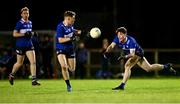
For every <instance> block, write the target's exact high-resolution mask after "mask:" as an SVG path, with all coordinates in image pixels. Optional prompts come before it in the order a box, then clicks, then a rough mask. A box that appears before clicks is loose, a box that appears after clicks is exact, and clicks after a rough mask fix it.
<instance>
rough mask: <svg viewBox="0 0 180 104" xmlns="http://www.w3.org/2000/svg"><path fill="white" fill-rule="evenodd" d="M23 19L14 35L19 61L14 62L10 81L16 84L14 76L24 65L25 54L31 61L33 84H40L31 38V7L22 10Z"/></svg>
mask: <svg viewBox="0 0 180 104" xmlns="http://www.w3.org/2000/svg"><path fill="white" fill-rule="evenodd" d="M20 13H21V17H22V18H21V19H20V20H19V21H18V22H17V23H16V27H15V29H14V31H13V37H15V38H16V53H17V62H16V63H15V64H14V66H13V69H12V72H11V73H10V74H9V82H10V84H11V85H13V84H14V76H15V73H16V72H17V71H18V69H19V68H20V67H21V66H22V65H23V62H24V58H25V55H26V56H27V58H28V59H29V61H30V70H31V75H32V85H40V83H38V82H37V78H36V59H35V51H34V46H33V43H32V40H31V37H32V35H33V33H32V22H31V21H30V20H29V9H28V8H27V7H24V8H22V9H21V11H20Z"/></svg>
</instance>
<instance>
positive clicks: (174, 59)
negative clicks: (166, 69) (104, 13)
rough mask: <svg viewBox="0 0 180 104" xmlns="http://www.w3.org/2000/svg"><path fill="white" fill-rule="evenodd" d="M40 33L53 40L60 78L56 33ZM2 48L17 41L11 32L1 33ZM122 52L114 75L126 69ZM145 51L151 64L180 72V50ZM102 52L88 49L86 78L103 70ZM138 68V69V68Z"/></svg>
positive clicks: (113, 66)
mask: <svg viewBox="0 0 180 104" xmlns="http://www.w3.org/2000/svg"><path fill="white" fill-rule="evenodd" d="M37 32H38V33H39V37H42V36H44V35H48V36H50V37H51V38H52V41H53V46H54V47H53V48H52V51H53V55H52V65H53V70H54V71H53V72H54V77H55V78H57V77H58V71H59V68H60V67H59V63H58V62H57V58H56V52H55V43H54V39H55V37H54V36H55V31H44V30H43V31H37ZM0 39H1V41H0V46H1V47H2V46H4V47H6V45H7V44H14V43H15V39H14V38H13V37H12V32H11V31H1V32H0ZM120 51H121V50H114V51H113V53H114V54H113V55H114V56H113V57H112V58H111V59H110V64H109V69H110V70H111V71H112V73H113V74H116V73H123V70H124V67H123V64H124V63H123V62H121V63H120V62H117V61H116V58H117V57H118V55H119V52H120ZM144 51H145V57H146V58H147V60H148V61H149V63H151V64H153V63H161V64H165V63H173V64H174V68H175V69H177V70H179V68H180V48H177V49H144ZM100 55H101V54H100V52H99V49H88V62H87V65H86V68H87V70H86V71H87V73H86V77H87V78H91V77H94V76H95V74H96V72H97V70H100V69H101V59H100V57H101V56H100ZM136 68H137V67H136ZM155 75H156V76H157V75H158V72H155Z"/></svg>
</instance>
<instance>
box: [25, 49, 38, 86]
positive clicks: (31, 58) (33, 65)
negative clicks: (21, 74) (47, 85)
mask: <svg viewBox="0 0 180 104" xmlns="http://www.w3.org/2000/svg"><path fill="white" fill-rule="evenodd" d="M26 55H27V58H28V59H29V62H30V70H31V75H32V85H40V83H38V82H37V78H36V57H35V52H34V50H31V51H27V52H26Z"/></svg>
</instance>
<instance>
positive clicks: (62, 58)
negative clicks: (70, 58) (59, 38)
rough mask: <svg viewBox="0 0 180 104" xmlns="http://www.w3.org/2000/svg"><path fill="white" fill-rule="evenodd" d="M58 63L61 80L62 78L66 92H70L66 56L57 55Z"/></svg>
mask: <svg viewBox="0 0 180 104" xmlns="http://www.w3.org/2000/svg"><path fill="white" fill-rule="evenodd" d="M58 61H59V63H60V66H61V70H62V75H63V78H64V80H65V82H66V85H67V90H68V92H71V91H72V88H71V84H70V81H69V79H70V78H69V71H68V68H69V66H68V63H67V59H66V56H65V55H64V54H59V55H58Z"/></svg>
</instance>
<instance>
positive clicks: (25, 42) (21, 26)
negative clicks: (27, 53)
mask: <svg viewBox="0 0 180 104" xmlns="http://www.w3.org/2000/svg"><path fill="white" fill-rule="evenodd" d="M15 30H16V31H17V32H19V33H26V32H27V31H32V22H31V21H28V22H25V21H24V20H23V19H21V20H19V21H18V22H17V23H16V27H15ZM32 46H33V44H32V41H31V37H25V36H22V37H17V38H16V47H32Z"/></svg>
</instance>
